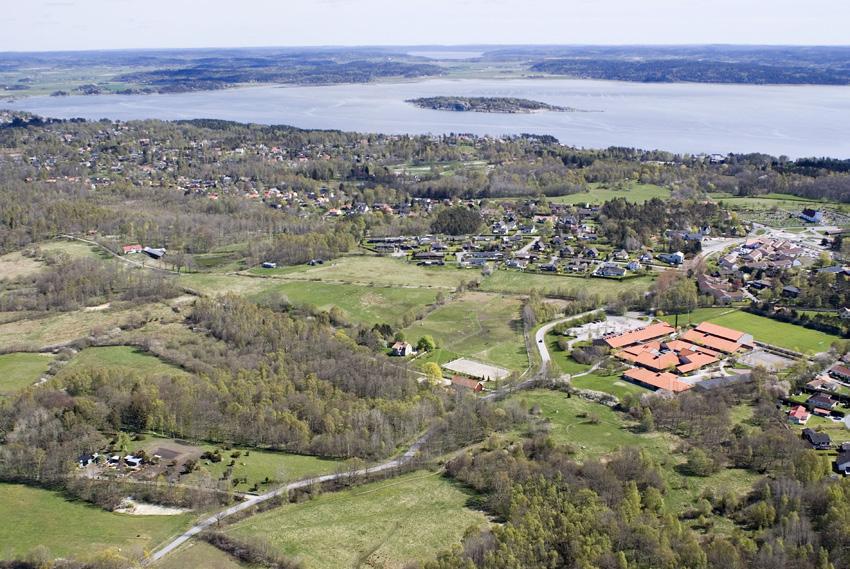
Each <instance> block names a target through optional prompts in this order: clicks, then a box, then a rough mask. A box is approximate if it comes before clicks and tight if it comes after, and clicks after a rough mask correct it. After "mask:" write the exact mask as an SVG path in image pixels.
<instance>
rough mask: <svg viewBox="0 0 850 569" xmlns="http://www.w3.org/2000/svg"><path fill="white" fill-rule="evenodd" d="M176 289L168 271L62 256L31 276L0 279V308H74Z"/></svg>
mask: <svg viewBox="0 0 850 569" xmlns="http://www.w3.org/2000/svg"><path fill="white" fill-rule="evenodd" d="M179 292H180V289H179V288H178V287H177V285H176V282H175V280H174V278H173V277H172V276H170V275H165V274H162V273H158V272H152V271H145V270H140V269H136V268H126V267H124V266H123V265H120V264H117V263H106V262H103V261H100V260H97V259H88V258H82V259H71V258H67V257H66V258H63V259H61V260H59V261H57V262H56V263H55V264H53V265H51V266H49V267H48V268H46V269H45V270H44V271H41V272H39V273H36V275H34V276H32V277H20V278H18V279H17V280H14V281H11V282H9V281H0V310H59V311H65V310H76V309H78V308H81V307H84V306H91V305H93V304H96V303H102V302H109V301H111V300H116V299H120V300H140V301H151V300H161V299H166V298H171V297H174V296H177V295H178V294H179Z"/></svg>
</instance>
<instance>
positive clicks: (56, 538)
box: [0, 484, 192, 559]
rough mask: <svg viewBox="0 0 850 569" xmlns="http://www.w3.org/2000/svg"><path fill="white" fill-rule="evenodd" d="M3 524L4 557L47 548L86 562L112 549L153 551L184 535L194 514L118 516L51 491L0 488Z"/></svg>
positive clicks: (0, 533)
mask: <svg viewBox="0 0 850 569" xmlns="http://www.w3.org/2000/svg"><path fill="white" fill-rule="evenodd" d="M0 519H2V520H4V521H3V531H0V558H7V559H8V558H11V557H16V556H23V555H25V554H26V553H27V552H29V551H31V550H32V549H33V548H35V547H36V546H39V545H42V546H44V547H46V548H47V549H48V550H49V551H50V554H51V555H53V556H55V557H68V556H75V557H79V558H81V559H84V558H87V557H91V556H92V555H93V554H96V553H102V552H104V551H105V550H107V549H110V548H121V549H122V550H123V551H125V552H126V551H128V550H129V551H131V550H134V549H137V550H138V551H139V552H141V551H143V550H150V549H152V548H154V547H157V546H158V545H160V544H161V543H163V542H164V541H165V540H167V539H168V538H170V537H171V536H174V535H176V534H178V533H180V532H181V531H183V530H184V529H185V527H186V526H188V525H189V522H190V521H191V519H192V515H191V514H184V515H178V516H131V515H125V514H115V513H112V512H107V511H105V510H102V509H100V508H97V507H95V506H92V505H89V504H86V503H84V502H75V501H69V500H67V499H66V498H65V497H64V496H63V495H62V494H60V493H58V492H54V491H51V490H44V489H40V488H31V487H28V486H22V485H19V484H0Z"/></svg>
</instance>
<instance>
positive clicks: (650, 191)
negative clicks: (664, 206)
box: [548, 184, 671, 205]
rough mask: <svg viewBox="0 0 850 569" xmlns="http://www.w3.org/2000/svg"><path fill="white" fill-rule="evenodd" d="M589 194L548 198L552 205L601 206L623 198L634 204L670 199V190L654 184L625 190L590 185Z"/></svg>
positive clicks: (634, 186)
mask: <svg viewBox="0 0 850 569" xmlns="http://www.w3.org/2000/svg"><path fill="white" fill-rule="evenodd" d="M589 189H590V191H589V192H581V193H578V194H570V195H568V196H556V197H552V198H548V200H549V201H550V202H552V203H563V204H571V205H575V204H586V203H590V204H601V203H603V202H606V201H609V200H613V199H617V198H625V199H626V200H627V201H630V202H635V203H643V202H646V201H649V200H651V199H652V198H661V199H668V198H669V197H670V194H671V192H670V189H669V188H662V187H661V186H656V185H654V184H631V185H630V186H629V187H628V188H627V189H623V190H615V189H612V188H606V187H603V186H602V185H600V184H590V188H589Z"/></svg>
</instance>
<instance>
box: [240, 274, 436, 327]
mask: <svg viewBox="0 0 850 569" xmlns="http://www.w3.org/2000/svg"><path fill="white" fill-rule="evenodd" d="M272 292H277V293H281V294H284V295H286V297H287V298H288V299H289V301H290V302H292V303H293V304H297V305H312V306H315V307H316V308H319V309H320V310H329V309H330V308H331V307H332V306H337V307H339V308H340V309H342V310H343V311H344V312H345V314H346V316H347V317H348V319H349V320H351V321H352V322H353V323H358V324H366V325H370V326H371V325H372V324H381V323H384V322H386V323H389V324H395V325H400V324H401V320H402V317H403V315H404V314H405V313H407V312H410V311H415V310H417V309H420V308H423V307H425V306H426V305H428V304H431V303H433V302H434V300H435V299H436V297H437V292H438V291H437V290H434V289H427V288H394V287H387V286H384V287H369V286H362V285H349V284H331V283H316V282H282V283H281V282H276V283H275V284H274V286H273V287H270V288H269V289H267V290H266V291H264V292H262V293H260V294H258V295H255V298H256V299H257V300H262V299H263V297H264V296H266V295H268V294H270V293H272Z"/></svg>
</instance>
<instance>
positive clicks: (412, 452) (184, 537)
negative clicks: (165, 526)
mask: <svg viewBox="0 0 850 569" xmlns="http://www.w3.org/2000/svg"><path fill="white" fill-rule="evenodd" d="M429 434H430V433H426V434H424V435H422V436H421V437H420V438H419V439H418V440H417V441H416V442H415V443H413V444H412V445H411V446H410V448H409V449H407V452H405V453H404V454H403V455H401V456H400V457H398V458H394V459H393V460H390V461H387V462H384V463H383V464H379V465H377V466H372V467H369V468H362V469H360V470H355V471H354V472H342V473H338V474H326V475H324V476H318V477H316V478H308V479H306V480H299V481H298V482H293V483H291V484H287V485H286V486H282V487H280V488H278V489H277V490H271V491H270V492H266V493H265V494H260V495H259V496H251V497H250V498H248V499H247V500H245V501H244V502H240V503H239V504H237V505H235V506H231V507H230V508H227V509H226V510H222V511H221V512H218V513H216V514H215V515H212V516H209V517H208V518H205V519H203V520H201V521H200V522H198V523H197V524H195V525H194V526H192V527H191V528H189V529H188V530H186V531H185V532H184V533H183V534H181V535H180V536H179V537H177V538H176V539H174V540H172V541H171V542H169V543H168V544H167V545H165V546H163V547H162V548H160V549H158V550H157V551H155V552H154V553H153V554H152V555H151V556H150V558H149V559H148V563H155V562H156V561H159V560H160V559H162V558H163V557H165V556H166V555H168V554H169V553H171V552H172V551H174V550H175V549H177V548H178V547H180V546H181V545H183V544H184V543H186V542H187V541H189V540H190V539H192V538H193V537H195V536H196V535H198V534H199V533H201V532H202V531H204V530H206V529H209V528H210V527H212V526H214V525H216V524H218V523H219V522H220V521H221V520H223V519H224V518H227V517H230V516H232V515H234V514H237V513H239V512H242V511H244V510H247V509H248V508H250V507H252V506H256V505H257V504H259V503H261V502H265V501H266V500H270V499H272V498H275V497H277V496H281V495H285V494H286V493H287V492H289V491H290V490H297V489H298V488H306V487H307V486H310V485H312V484H316V483H321V482H328V481H331V480H337V479H339V478H343V477H346V476H364V475H366V474H374V473H376V472H383V471H384V470H390V469H392V468H396V467H398V466H402V465H404V464H407V463H408V462H410V460H411V459H412V458H413V457H414V456H416V454H417V453H418V452H419V449H420V448H421V447H422V445H423V444H425V441H427V440H428V436H429Z"/></svg>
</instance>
